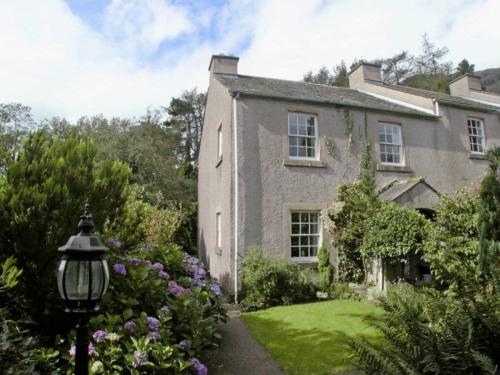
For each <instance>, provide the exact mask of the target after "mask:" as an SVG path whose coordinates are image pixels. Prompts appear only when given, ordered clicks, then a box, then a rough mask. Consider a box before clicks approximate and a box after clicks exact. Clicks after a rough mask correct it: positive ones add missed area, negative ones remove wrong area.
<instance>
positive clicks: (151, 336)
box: [148, 331, 161, 341]
mask: <svg viewBox="0 0 500 375" xmlns="http://www.w3.org/2000/svg"><path fill="white" fill-rule="evenodd" d="M148 338H149V339H150V340H153V341H157V340H159V339H160V338H161V335H160V332H156V331H153V332H149V333H148Z"/></svg>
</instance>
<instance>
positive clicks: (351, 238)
mask: <svg viewBox="0 0 500 375" xmlns="http://www.w3.org/2000/svg"><path fill="white" fill-rule="evenodd" d="M363 176H364V178H363V179H362V180H358V181H355V182H352V183H345V184H341V185H338V186H337V192H336V195H335V201H334V202H333V204H332V206H331V207H330V208H329V210H328V217H329V218H330V220H331V222H326V223H325V225H326V227H327V229H328V230H329V232H330V233H331V234H332V236H333V245H334V246H335V248H336V249H337V251H338V261H339V263H338V280H339V281H354V282H362V281H364V277H365V266H364V259H363V257H362V254H361V252H360V251H359V249H360V247H361V245H362V240H363V234H364V233H365V231H366V225H367V222H368V218H370V217H371V216H372V215H373V214H374V213H375V211H376V209H377V207H379V205H380V201H379V199H378V198H377V196H376V194H375V189H374V181H373V178H372V177H371V174H369V173H365V174H363Z"/></svg>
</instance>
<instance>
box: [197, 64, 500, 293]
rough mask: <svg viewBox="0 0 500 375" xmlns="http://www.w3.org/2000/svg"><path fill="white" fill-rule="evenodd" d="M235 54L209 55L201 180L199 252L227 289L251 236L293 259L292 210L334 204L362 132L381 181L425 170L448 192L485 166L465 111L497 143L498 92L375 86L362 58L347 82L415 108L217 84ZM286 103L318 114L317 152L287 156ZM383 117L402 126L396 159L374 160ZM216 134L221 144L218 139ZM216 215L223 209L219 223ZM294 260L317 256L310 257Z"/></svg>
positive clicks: (420, 201)
mask: <svg viewBox="0 0 500 375" xmlns="http://www.w3.org/2000/svg"><path fill="white" fill-rule="evenodd" d="M237 63H238V58H235V57H231V56H213V57H212V60H211V63H210V67H209V70H210V83H209V89H208V97H207V107H206V112H205V121H204V128H203V135H202V141H201V149H200V158H199V182H198V192H199V193H198V195H199V196H198V198H199V233H198V242H199V249H200V254H201V255H202V257H203V259H204V261H205V262H206V263H207V265H208V267H209V269H210V272H211V274H212V276H214V277H217V278H219V279H220V280H221V281H222V283H223V286H224V288H225V289H226V291H227V292H229V294H236V295H237V292H238V286H239V280H238V275H237V272H236V270H239V268H240V265H241V260H242V258H243V256H244V253H245V249H247V248H248V247H250V246H253V245H256V246H259V247H261V248H262V249H264V251H265V252H266V253H268V254H269V255H270V256H273V257H276V258H284V259H291V260H294V259H293V258H292V257H291V248H290V238H291V237H290V228H291V225H290V217H291V214H290V212H291V211H295V210H297V211H301V210H306V211H318V210H322V209H324V208H327V207H328V206H329V205H330V204H331V202H332V200H333V198H334V196H335V188H336V186H337V185H338V184H339V183H341V182H344V181H352V180H353V179H355V177H356V176H357V174H358V168H359V161H360V160H359V159H360V157H361V139H362V138H363V137H367V138H368V140H369V141H370V143H371V145H372V155H371V156H372V160H373V161H375V162H377V168H376V169H377V171H376V181H377V186H378V187H379V188H382V187H384V186H386V185H388V184H390V183H392V182H394V180H398V181H405V180H411V179H412V178H415V177H423V178H424V179H425V182H426V184H428V185H430V186H431V187H432V188H433V189H435V190H436V191H437V192H440V193H453V192H455V191H456V190H457V189H459V188H461V187H463V186H469V185H474V184H476V183H478V182H479V180H480V179H481V177H482V176H483V175H484V172H485V169H486V167H487V162H486V160H484V158H483V157H482V155H480V154H472V153H470V152H469V151H468V150H469V138H468V133H467V131H468V130H467V119H468V118H478V119H481V120H482V121H483V124H484V128H485V133H486V148H488V147H491V146H493V145H499V144H500V120H499V113H500V112H499V111H500V101H499V103H498V110H497V108H496V107H495V103H492V105H491V106H484V107H481V108H479V107H477V106H473V105H471V106H469V107H468V106H467V103H466V105H463V106H462V108H460V107H459V106H457V105H454V104H453V106H451V105H446V104H444V103H445V102H446V100H444V99H443V100H442V101H432V100H429V98H422V97H421V96H419V95H415V93H413V94H408V93H402V92H399V91H397V90H393V89H391V88H390V86H381V85H380V82H378V81H377V77H379V76H380V68H378V73H377V68H376V67H374V66H366V65H361V66H359V67H358V68H357V69H355V70H354V71H353V72H351V85H352V86H353V89H358V90H360V91H362V92H363V93H365V94H367V95H369V94H370V92H371V91H373V95H375V97H376V98H377V99H379V100H384V101H386V102H387V103H397V104H398V105H401V104H402V105H404V104H407V105H408V108H411V109H412V110H414V111H413V113H411V114H410V113H409V114H401V113H395V112H394V111H386V110H381V109H377V108H362V107H358V106H354V107H351V106H349V105H335V104H331V103H329V104H326V103H314V101H313V100H311V101H309V100H307V99H306V100H296V99H294V100H292V99H289V100H288V99H286V98H284V97H283V96H282V95H281V96H280V97H279V98H278V97H277V96H276V97H273V96H272V95H269V93H266V95H261V94H260V93H259V92H258V91H255V92H252V91H251V90H241V91H238V90H234V89H231V87H228V85H227V84H223V83H222V82H225V81H223V80H220V79H218V77H219V76H220V75H223V76H226V77H227V76H232V78H234V79H238V77H239V76H237V74H238V72H237ZM377 74H378V76H377ZM241 77H242V78H241V79H244V77H245V76H241ZM300 85H305V84H304V83H301V84H300ZM371 86H373V88H372V87H371ZM371 89H373V90H371ZM290 96H291V97H293V96H294V95H293V93H290ZM436 103H437V105H436ZM469 104H470V103H469ZM346 110H348V111H349V112H350V113H351V114H352V119H353V121H352V123H353V129H352V149H351V150H349V147H348V139H347V138H348V136H347V134H346V126H347V124H346V119H345V111H346ZM291 112H298V113H306V114H313V115H315V116H316V117H317V133H318V134H317V137H318V141H319V160H318V161H314V162H303V161H296V160H291V159H290V158H289V157H288V114H289V113H291ZM381 122H384V123H391V124H398V125H400V126H401V131H402V140H403V150H404V151H403V155H404V163H403V165H402V166H386V165H382V164H381V163H379V161H380V156H379V155H380V149H379V147H380V146H379V142H378V124H379V123H381ZM220 133H221V134H220ZM219 137H220V140H221V141H220V143H221V148H220V149H221V151H222V152H220V151H219V150H220V149H219V147H218V143H219V141H218V139H219ZM327 139H331V140H332V141H333V148H334V150H335V153H334V156H332V155H330V153H329V152H327V150H326V146H325V142H326V140H327ZM235 151H236V152H235ZM219 154H222V156H220V155H219ZM236 154H237V159H236V158H235V155H236ZM405 204H406V205H407V206H410V207H414V208H431V207H432V205H433V204H435V199H433V198H432V196H431V194H428V192H427V191H425V189H424V188H422V187H420V188H419V189H415V190H414V191H413V192H412V194H411V195H409V196H408V197H407V198H406V201H405ZM217 215H220V216H219V217H220V221H219V223H220V228H219V230H218V228H217V221H218V219H217ZM218 233H219V234H218ZM219 236H220V239H219V240H218V237H219ZM321 237H322V241H323V242H325V243H328V242H329V241H328V233H326V232H325V231H324V230H322V233H321ZM218 243H219V244H220V246H218ZM301 262H303V263H309V264H313V265H314V264H315V262H316V259H314V258H310V259H307V260H304V259H302V260H301Z"/></svg>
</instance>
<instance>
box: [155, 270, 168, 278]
mask: <svg viewBox="0 0 500 375" xmlns="http://www.w3.org/2000/svg"><path fill="white" fill-rule="evenodd" d="M158 276H159V277H161V278H162V279H168V278H169V277H170V275H169V274H168V273H166V272H165V271H160V272H158Z"/></svg>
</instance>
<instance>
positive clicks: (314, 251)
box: [309, 246, 318, 257]
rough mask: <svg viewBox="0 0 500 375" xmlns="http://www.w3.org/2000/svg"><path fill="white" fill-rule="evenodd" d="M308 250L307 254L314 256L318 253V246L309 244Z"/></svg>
mask: <svg viewBox="0 0 500 375" xmlns="http://www.w3.org/2000/svg"><path fill="white" fill-rule="evenodd" d="M309 251H310V253H309V256H312V257H315V256H317V255H318V248H317V247H316V246H311V247H310V250H309Z"/></svg>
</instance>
